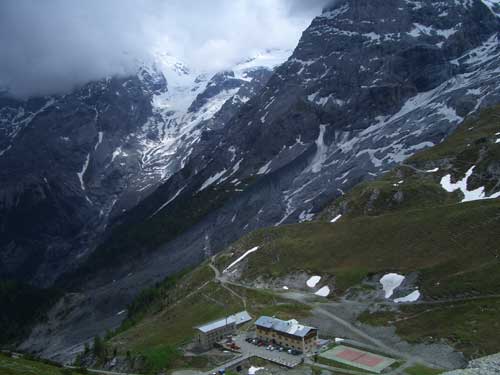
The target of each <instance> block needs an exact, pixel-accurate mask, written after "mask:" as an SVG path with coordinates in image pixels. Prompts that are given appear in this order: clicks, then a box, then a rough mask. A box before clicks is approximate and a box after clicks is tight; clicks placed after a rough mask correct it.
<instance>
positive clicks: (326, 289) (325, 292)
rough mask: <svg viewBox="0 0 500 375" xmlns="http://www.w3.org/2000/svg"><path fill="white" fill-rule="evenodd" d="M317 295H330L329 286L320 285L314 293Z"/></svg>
mask: <svg viewBox="0 0 500 375" xmlns="http://www.w3.org/2000/svg"><path fill="white" fill-rule="evenodd" d="M314 294H316V295H317V296H320V297H328V296H329V295H330V288H329V287H328V286H326V285H325V286H324V287H322V288H321V289H320V290H318V291H317V292H316V293H314Z"/></svg>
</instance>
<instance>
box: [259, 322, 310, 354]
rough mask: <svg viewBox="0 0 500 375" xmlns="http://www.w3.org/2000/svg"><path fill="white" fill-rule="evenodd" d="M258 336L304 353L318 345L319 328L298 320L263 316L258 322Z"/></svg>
mask: <svg viewBox="0 0 500 375" xmlns="http://www.w3.org/2000/svg"><path fill="white" fill-rule="evenodd" d="M255 327H256V334H257V337H258V338H259V339H261V340H263V341H266V342H272V343H274V344H277V345H280V346H283V347H287V348H291V349H295V350H300V351H302V352H304V353H306V352H309V351H311V350H313V349H314V348H315V347H316V341H317V338H318V330H317V329H316V328H314V327H309V326H305V325H302V324H300V323H299V322H298V321H297V320H295V319H292V320H281V319H277V318H274V317H269V316H261V317H260V318H259V319H258V320H257V321H256V322H255Z"/></svg>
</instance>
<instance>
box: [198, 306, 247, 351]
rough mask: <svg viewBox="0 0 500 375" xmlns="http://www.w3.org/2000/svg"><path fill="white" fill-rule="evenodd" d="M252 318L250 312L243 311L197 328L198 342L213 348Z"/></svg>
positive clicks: (201, 346)
mask: <svg viewBox="0 0 500 375" xmlns="http://www.w3.org/2000/svg"><path fill="white" fill-rule="evenodd" d="M251 320H252V317H251V316H250V314H248V312H246V311H242V312H239V313H237V314H234V315H230V316H228V317H226V318H223V319H219V320H216V321H214V322H210V323H207V324H204V325H201V326H198V327H195V329H196V344H197V345H198V346H199V347H200V348H201V349H204V350H209V349H211V348H212V347H213V346H214V345H215V344H216V343H217V342H219V341H221V340H222V339H224V337H226V336H228V335H231V334H233V333H234V332H235V331H236V329H237V328H238V327H239V326H241V325H242V324H245V323H247V322H249V321H251Z"/></svg>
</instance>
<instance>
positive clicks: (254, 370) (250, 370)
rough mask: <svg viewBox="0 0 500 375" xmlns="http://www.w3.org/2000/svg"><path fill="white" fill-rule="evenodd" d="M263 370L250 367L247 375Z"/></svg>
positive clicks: (262, 368)
mask: <svg viewBox="0 0 500 375" xmlns="http://www.w3.org/2000/svg"><path fill="white" fill-rule="evenodd" d="M261 370H264V367H254V366H252V367H250V368H249V369H248V375H255V374H256V373H257V372H258V371H261Z"/></svg>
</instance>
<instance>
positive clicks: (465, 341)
mask: <svg viewBox="0 0 500 375" xmlns="http://www.w3.org/2000/svg"><path fill="white" fill-rule="evenodd" d="M499 316H500V300H499V299H484V300H472V301H463V302H453V303H448V304H439V305H408V306H402V307H401V311H400V312H398V313H394V312H385V313H383V312H380V313H374V314H368V313H365V314H363V315H362V316H361V317H360V321H362V322H364V323H367V324H371V325H389V324H390V325H395V326H396V329H397V334H398V335H400V336H401V337H404V338H405V339H406V340H408V341H411V342H419V341H422V339H425V338H430V337H433V338H441V339H444V340H445V341H447V342H449V343H450V344H452V345H453V346H454V347H455V348H456V349H458V350H460V351H462V352H463V353H464V354H466V355H467V356H468V357H474V358H477V357H482V356H484V355H488V354H492V353H495V352H498V349H499V347H500V346H499V345H500V339H499V338H498V332H500V322H499V320H498V317H499ZM427 340H429V341H432V340H430V339H427Z"/></svg>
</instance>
